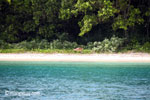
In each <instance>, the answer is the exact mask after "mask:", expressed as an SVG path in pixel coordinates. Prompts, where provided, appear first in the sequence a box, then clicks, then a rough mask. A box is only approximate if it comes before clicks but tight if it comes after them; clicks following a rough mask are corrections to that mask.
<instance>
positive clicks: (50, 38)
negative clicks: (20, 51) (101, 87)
mask: <svg viewBox="0 0 150 100" xmlns="http://www.w3.org/2000/svg"><path fill="white" fill-rule="evenodd" d="M149 30H150V0H0V48H1V49H4V48H5V49H7V48H10V45H14V44H15V45H14V46H13V48H26V49H34V48H40V49H46V48H49V49H73V48H76V47H78V46H82V45H84V46H85V48H87V49H92V50H94V51H96V52H114V51H116V50H117V49H118V48H119V47H120V46H122V48H125V49H127V50H133V49H137V50H145V51H149V50H150V46H149V44H150V31H149ZM114 35H115V36H116V37H113V36H114ZM117 37H119V38H117ZM120 38H123V39H120ZM113 39H114V40H113ZM122 40H124V42H121V41H122ZM95 41H98V42H95ZM28 43H29V44H28ZM47 43H48V44H47ZM37 44H38V46H37ZM78 44H79V45H78ZM86 44H87V45H86ZM87 46H88V47H87ZM106 48H107V49H106Z"/></svg>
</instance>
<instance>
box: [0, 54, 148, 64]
mask: <svg viewBox="0 0 150 100" xmlns="http://www.w3.org/2000/svg"><path fill="white" fill-rule="evenodd" d="M0 61H91V62H92V61H93V62H94V61H95V62H150V54H146V53H127V54H36V53H23V54H0Z"/></svg>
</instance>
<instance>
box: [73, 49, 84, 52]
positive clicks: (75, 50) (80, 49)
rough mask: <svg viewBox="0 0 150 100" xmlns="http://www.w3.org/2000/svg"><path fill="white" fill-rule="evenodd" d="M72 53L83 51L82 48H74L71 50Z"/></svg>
mask: <svg viewBox="0 0 150 100" xmlns="http://www.w3.org/2000/svg"><path fill="white" fill-rule="evenodd" d="M73 50H74V51H77V52H78V51H79V52H80V53H81V52H82V51H83V48H75V49H73Z"/></svg>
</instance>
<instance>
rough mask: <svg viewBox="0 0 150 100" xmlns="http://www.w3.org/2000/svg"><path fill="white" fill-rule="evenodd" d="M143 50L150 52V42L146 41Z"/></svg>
mask: <svg viewBox="0 0 150 100" xmlns="http://www.w3.org/2000/svg"><path fill="white" fill-rule="evenodd" d="M141 50H142V51H144V52H150V42H146V43H144V45H143V46H142V48H141Z"/></svg>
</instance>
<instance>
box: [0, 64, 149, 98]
mask: <svg viewBox="0 0 150 100" xmlns="http://www.w3.org/2000/svg"><path fill="white" fill-rule="evenodd" d="M0 100H150V63H144V64H142V63H137V64H136V63H96V62H95V63H92V62H91V63H88V62H79V63H77V62H0Z"/></svg>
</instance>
